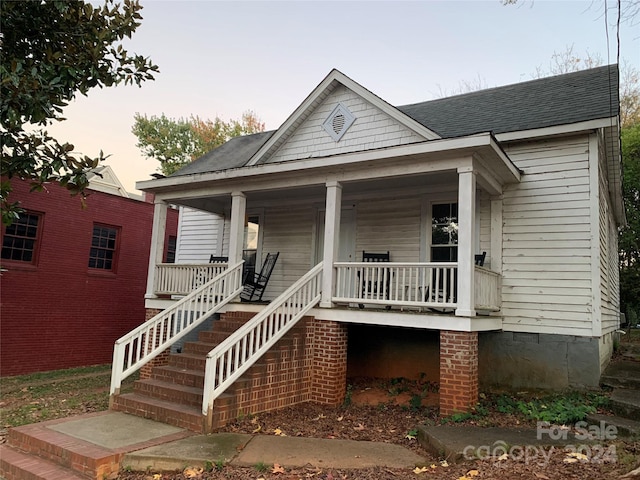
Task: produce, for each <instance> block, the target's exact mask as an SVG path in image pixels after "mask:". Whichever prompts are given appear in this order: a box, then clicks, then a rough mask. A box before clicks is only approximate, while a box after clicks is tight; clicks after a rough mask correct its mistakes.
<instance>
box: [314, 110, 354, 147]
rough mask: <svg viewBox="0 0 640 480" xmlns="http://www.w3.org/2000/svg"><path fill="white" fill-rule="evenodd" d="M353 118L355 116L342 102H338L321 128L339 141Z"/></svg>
mask: <svg viewBox="0 0 640 480" xmlns="http://www.w3.org/2000/svg"><path fill="white" fill-rule="evenodd" d="M355 120H356V117H354V116H353V114H352V113H351V112H350V111H349V109H348V108H347V107H345V106H344V105H343V104H342V103H338V105H336V107H335V108H334V109H333V111H332V112H331V113H330V114H329V116H328V117H327V119H326V120H325V121H324V123H323V124H322V128H324V130H325V131H326V132H327V133H328V134H329V135H330V136H331V138H333V139H334V140H335V141H336V142H339V141H340V139H341V138H342V137H343V136H344V134H345V133H347V130H348V129H349V127H350V126H351V125H352V124H353V122H355Z"/></svg>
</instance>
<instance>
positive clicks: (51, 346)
mask: <svg viewBox="0 0 640 480" xmlns="http://www.w3.org/2000/svg"><path fill="white" fill-rule="evenodd" d="M12 185H13V192H12V193H11V196H10V200H11V201H17V200H19V201H21V206H22V208H24V209H25V210H26V214H25V215H23V216H21V219H20V220H19V221H17V222H15V223H14V224H13V225H12V226H10V227H2V255H1V257H2V258H1V260H0V262H1V265H2V276H1V277H0V282H1V287H2V288H1V310H0V330H1V335H0V375H1V376H9V375H19V374H24V373H31V372H38V371H47V370H55V369H61V368H70V367H78V366H85V365H97V364H105V363H110V362H111V360H112V355H113V344H114V342H115V340H116V339H118V338H119V337H120V336H121V335H123V334H125V333H127V332H128V331H130V330H131V329H132V328H134V327H136V326H137V325H139V324H140V323H142V322H143V321H144V318H145V306H144V294H145V288H146V280H147V266H148V262H149V248H150V242H151V225H152V221H153V203H150V202H149V201H142V200H137V199H133V198H127V197H126V196H122V195H117V194H110V193H103V192H100V191H96V190H90V191H89V195H88V198H87V199H86V201H85V203H86V208H82V205H81V200H80V198H79V197H71V196H70V195H69V192H68V191H67V190H66V189H65V188H62V187H60V186H58V185H56V184H51V185H48V186H47V188H46V190H45V191H43V192H37V193H29V184H28V182H22V181H13V182H12ZM96 187H97V188H101V187H99V186H96ZM125 195H126V194H125ZM177 224H178V211H177V210H173V209H169V212H168V216H167V228H166V235H165V245H168V243H169V239H170V238H171V237H172V238H171V241H172V244H173V245H175V237H176V235H177ZM168 250H169V249H168V248H165V252H167V251H168Z"/></svg>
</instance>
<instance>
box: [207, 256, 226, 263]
mask: <svg viewBox="0 0 640 480" xmlns="http://www.w3.org/2000/svg"><path fill="white" fill-rule="evenodd" d="M228 261H229V257H216V256H215V255H211V256H210V257H209V263H227V262H228Z"/></svg>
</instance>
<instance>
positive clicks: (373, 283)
mask: <svg viewBox="0 0 640 480" xmlns="http://www.w3.org/2000/svg"><path fill="white" fill-rule="evenodd" d="M362 261H363V262H389V261H390V256H389V252H386V253H370V252H369V253H367V252H365V251H363V252H362ZM360 275H361V272H358V278H359V277H360ZM384 277H385V278H383V279H371V280H369V279H364V280H363V281H362V298H363V299H366V298H367V296H370V295H380V294H381V295H382V297H383V298H384V299H385V300H389V287H390V283H391V276H390V275H384ZM358 306H359V307H360V308H364V304H363V303H359V304H358ZM385 308H386V309H387V310H389V309H390V308H391V305H387V306H386V307H385Z"/></svg>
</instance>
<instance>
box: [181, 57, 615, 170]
mask: <svg viewBox="0 0 640 480" xmlns="http://www.w3.org/2000/svg"><path fill="white" fill-rule="evenodd" d="M397 108H398V110H400V111H401V112H403V113H404V114H406V115H408V116H409V117H411V118H413V119H414V120H416V121H417V122H419V123H421V124H422V125H424V126H425V127H427V128H429V129H431V130H433V131H435V132H436V133H438V134H439V135H440V136H441V137H443V138H451V137H459V136H464V135H473V134H475V133H480V132H489V131H490V132H493V133H494V134H499V133H506V132H514V131H518V130H530V129H534V128H544V127H551V126H555V125H565V124H570V123H576V122H583V121H587V120H595V119H599V118H609V117H612V116H615V115H617V114H618V109H619V103H618V66H617V65H606V66H604V67H597V68H592V69H589V70H582V71H579V72H573V73H568V74H564V75H557V76H553V77H546V78H540V79H537V80H530V81H528V82H522V83H516V84H513V85H507V86H504V87H496V88H490V89H487V90H480V91H477V92H472V93H467V94H464V95H457V96H453V97H447V98H440V99H437V100H430V101H427V102H422V103H415V104H412V105H403V106H400V107H397ZM274 132H275V131H270V132H263V133H257V134H254V135H246V136H242V137H236V138H232V139H231V140H229V141H228V142H227V143H225V144H224V145H222V146H220V147H218V148H216V149H214V150H212V151H210V152H208V153H207V154H205V155H204V156H202V157H200V158H199V159H197V160H195V161H194V162H193V163H191V164H189V165H187V166H186V167H184V168H183V169H181V170H179V171H178V172H176V173H175V174H174V176H181V175H190V174H194V173H205V172H215V171H221V170H227V169H231V168H238V167H242V166H244V165H246V163H247V162H248V161H249V160H250V159H251V157H252V156H253V155H254V154H255V153H256V152H257V151H258V150H259V149H260V147H261V146H262V145H263V144H264V143H265V142H266V141H267V140H268V139H269V138H270V137H271V135H273V133H274Z"/></svg>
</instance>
